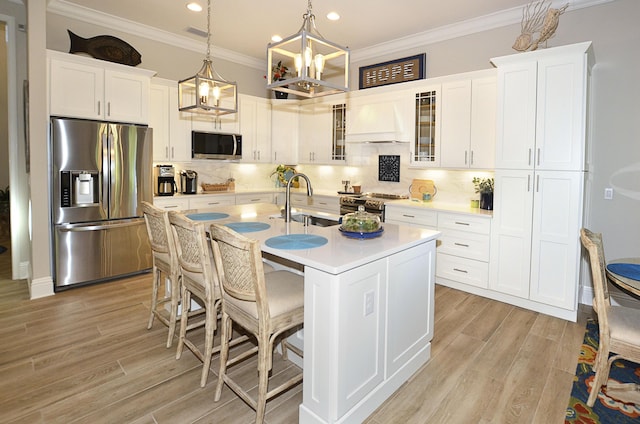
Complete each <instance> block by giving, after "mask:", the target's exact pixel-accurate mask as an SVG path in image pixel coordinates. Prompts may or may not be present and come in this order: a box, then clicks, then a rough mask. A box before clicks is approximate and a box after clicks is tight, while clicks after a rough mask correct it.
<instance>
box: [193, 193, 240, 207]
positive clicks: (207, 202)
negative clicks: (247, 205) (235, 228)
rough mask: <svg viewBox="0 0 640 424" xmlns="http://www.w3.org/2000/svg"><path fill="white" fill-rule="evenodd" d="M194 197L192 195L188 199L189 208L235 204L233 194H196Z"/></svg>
mask: <svg viewBox="0 0 640 424" xmlns="http://www.w3.org/2000/svg"><path fill="white" fill-rule="evenodd" d="M196 196H198V197H197V198H196V197H192V198H191V199H189V208H190V209H204V208H213V207H216V206H225V205H235V204H236V196H235V195H233V194H232V195H217V194H216V195H213V196H200V195H196Z"/></svg>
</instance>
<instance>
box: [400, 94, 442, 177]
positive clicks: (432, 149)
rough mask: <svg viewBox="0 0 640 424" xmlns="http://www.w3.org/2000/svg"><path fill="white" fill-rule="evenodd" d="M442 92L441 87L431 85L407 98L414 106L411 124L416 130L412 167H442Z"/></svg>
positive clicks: (410, 119) (413, 142)
mask: <svg viewBox="0 0 640 424" xmlns="http://www.w3.org/2000/svg"><path fill="white" fill-rule="evenodd" d="M440 90H441V87H440V85H429V86H426V87H421V88H420V89H419V90H417V91H414V92H412V93H411V95H410V96H408V97H407V102H410V103H409V104H410V105H411V106H412V109H411V110H412V113H410V114H408V116H409V122H410V124H411V125H413V126H414V128H415V130H414V132H413V137H412V142H411V166H416V167H418V166H419V167H437V166H440V121H441V119H440V117H441V115H442V114H441V109H442V105H441V102H440ZM414 116H415V118H413V117H414Z"/></svg>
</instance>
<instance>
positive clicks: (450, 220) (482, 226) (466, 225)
mask: <svg viewBox="0 0 640 424" xmlns="http://www.w3.org/2000/svg"><path fill="white" fill-rule="evenodd" d="M438 229H439V230H445V229H448V230H457V231H465V232H470V233H478V234H489V233H491V220H490V219H489V218H480V217H477V216H469V215H459V214H453V213H443V212H440V213H439V214H438Z"/></svg>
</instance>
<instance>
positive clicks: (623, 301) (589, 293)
mask: <svg viewBox="0 0 640 424" xmlns="http://www.w3.org/2000/svg"><path fill="white" fill-rule="evenodd" d="M593 297H594V294H593V287H591V286H582V296H581V297H580V303H584V304H585V305H590V306H593ZM609 297H610V298H611V303H612V304H613V305H617V306H626V307H629V308H636V309H640V300H636V299H634V298H633V297H631V296H629V295H628V294H626V293H624V292H622V291H620V290H618V289H617V288H616V287H615V286H611V285H609Z"/></svg>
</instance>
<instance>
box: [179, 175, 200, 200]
mask: <svg viewBox="0 0 640 424" xmlns="http://www.w3.org/2000/svg"><path fill="white" fill-rule="evenodd" d="M180 190H181V193H182V194H196V193H197V192H198V173H197V172H196V171H191V170H190V169H186V170H182V171H180Z"/></svg>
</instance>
